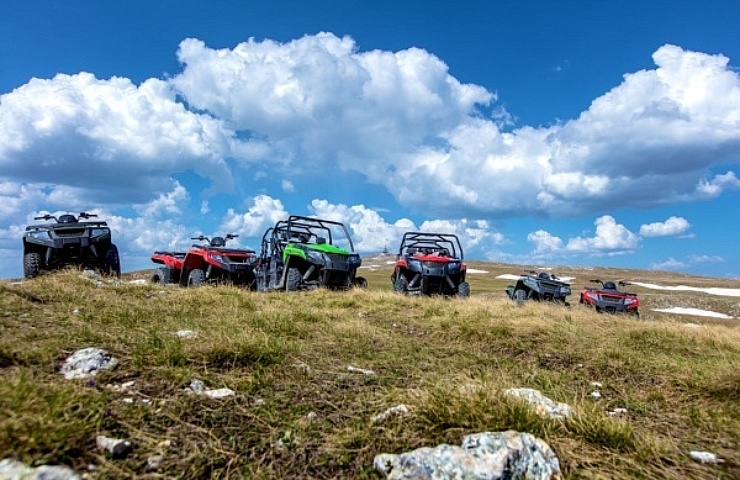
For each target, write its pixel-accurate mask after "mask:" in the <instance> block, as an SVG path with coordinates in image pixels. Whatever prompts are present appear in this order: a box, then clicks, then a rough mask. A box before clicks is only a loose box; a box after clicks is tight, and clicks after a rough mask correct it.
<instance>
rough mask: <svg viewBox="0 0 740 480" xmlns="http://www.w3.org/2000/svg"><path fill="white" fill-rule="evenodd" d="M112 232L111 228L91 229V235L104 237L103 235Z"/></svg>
mask: <svg viewBox="0 0 740 480" xmlns="http://www.w3.org/2000/svg"><path fill="white" fill-rule="evenodd" d="M108 234H110V229H109V228H93V229H92V230H90V236H91V237H102V236H103V235H108Z"/></svg>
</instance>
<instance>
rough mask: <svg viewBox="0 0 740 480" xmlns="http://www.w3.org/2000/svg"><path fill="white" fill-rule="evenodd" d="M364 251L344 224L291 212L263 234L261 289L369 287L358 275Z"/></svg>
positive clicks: (293, 289)
mask: <svg viewBox="0 0 740 480" xmlns="http://www.w3.org/2000/svg"><path fill="white" fill-rule="evenodd" d="M360 263H361V260H360V255H359V254H357V253H355V250H354V246H353V244H352V239H351V238H350V236H349V232H348V231H347V228H346V227H345V226H344V224H342V223H339V222H333V221H330V220H322V219H319V218H310V217H300V216H296V215H291V216H290V217H288V219H287V220H281V221H279V222H277V223H276V224H275V226H274V227H270V228H268V229H267V231H266V232H265V234H264V235H263V236H262V250H261V252H260V258H259V263H258V267H257V290H258V291H261V292H265V291H270V290H285V291H288V292H292V291H296V290H308V289H313V288H317V287H326V288H331V289H335V290H336V289H346V288H349V287H353V286H354V287H361V288H365V287H367V280H365V279H364V278H362V277H358V276H356V274H357V268H358V267H359V266H360Z"/></svg>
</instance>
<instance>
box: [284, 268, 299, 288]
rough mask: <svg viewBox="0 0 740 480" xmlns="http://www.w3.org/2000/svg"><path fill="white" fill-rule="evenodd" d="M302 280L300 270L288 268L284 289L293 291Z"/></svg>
mask: <svg viewBox="0 0 740 480" xmlns="http://www.w3.org/2000/svg"><path fill="white" fill-rule="evenodd" d="M302 281H303V275H301V271H300V270H298V269H297V268H289V269H288V277H287V278H286V279H285V291H286V292H295V291H296V290H298V288H299V287H300V285H301V282H302Z"/></svg>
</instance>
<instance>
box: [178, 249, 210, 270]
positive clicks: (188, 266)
mask: <svg viewBox="0 0 740 480" xmlns="http://www.w3.org/2000/svg"><path fill="white" fill-rule="evenodd" d="M182 268H183V270H193V269H195V268H202V269H203V270H205V261H204V260H203V257H201V256H200V255H194V254H191V253H188V254H187V255H185V258H184V259H183V261H182Z"/></svg>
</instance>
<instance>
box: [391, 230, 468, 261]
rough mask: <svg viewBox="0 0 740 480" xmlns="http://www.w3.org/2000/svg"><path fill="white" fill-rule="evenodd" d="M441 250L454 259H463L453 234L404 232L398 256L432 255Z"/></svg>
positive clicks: (458, 241) (458, 243)
mask: <svg viewBox="0 0 740 480" xmlns="http://www.w3.org/2000/svg"><path fill="white" fill-rule="evenodd" d="M443 250H446V251H447V253H449V254H450V255H452V256H453V257H455V258H459V259H461V260H462V258H463V249H462V245H461V244H460V239H459V238H458V237H457V235H455V234H454V233H434V232H406V233H404V234H403V239H402V240H401V246H400V247H399V249H398V254H399V255H403V254H404V253H406V254H408V255H411V254H413V253H415V252H421V253H433V252H441V251H443Z"/></svg>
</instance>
